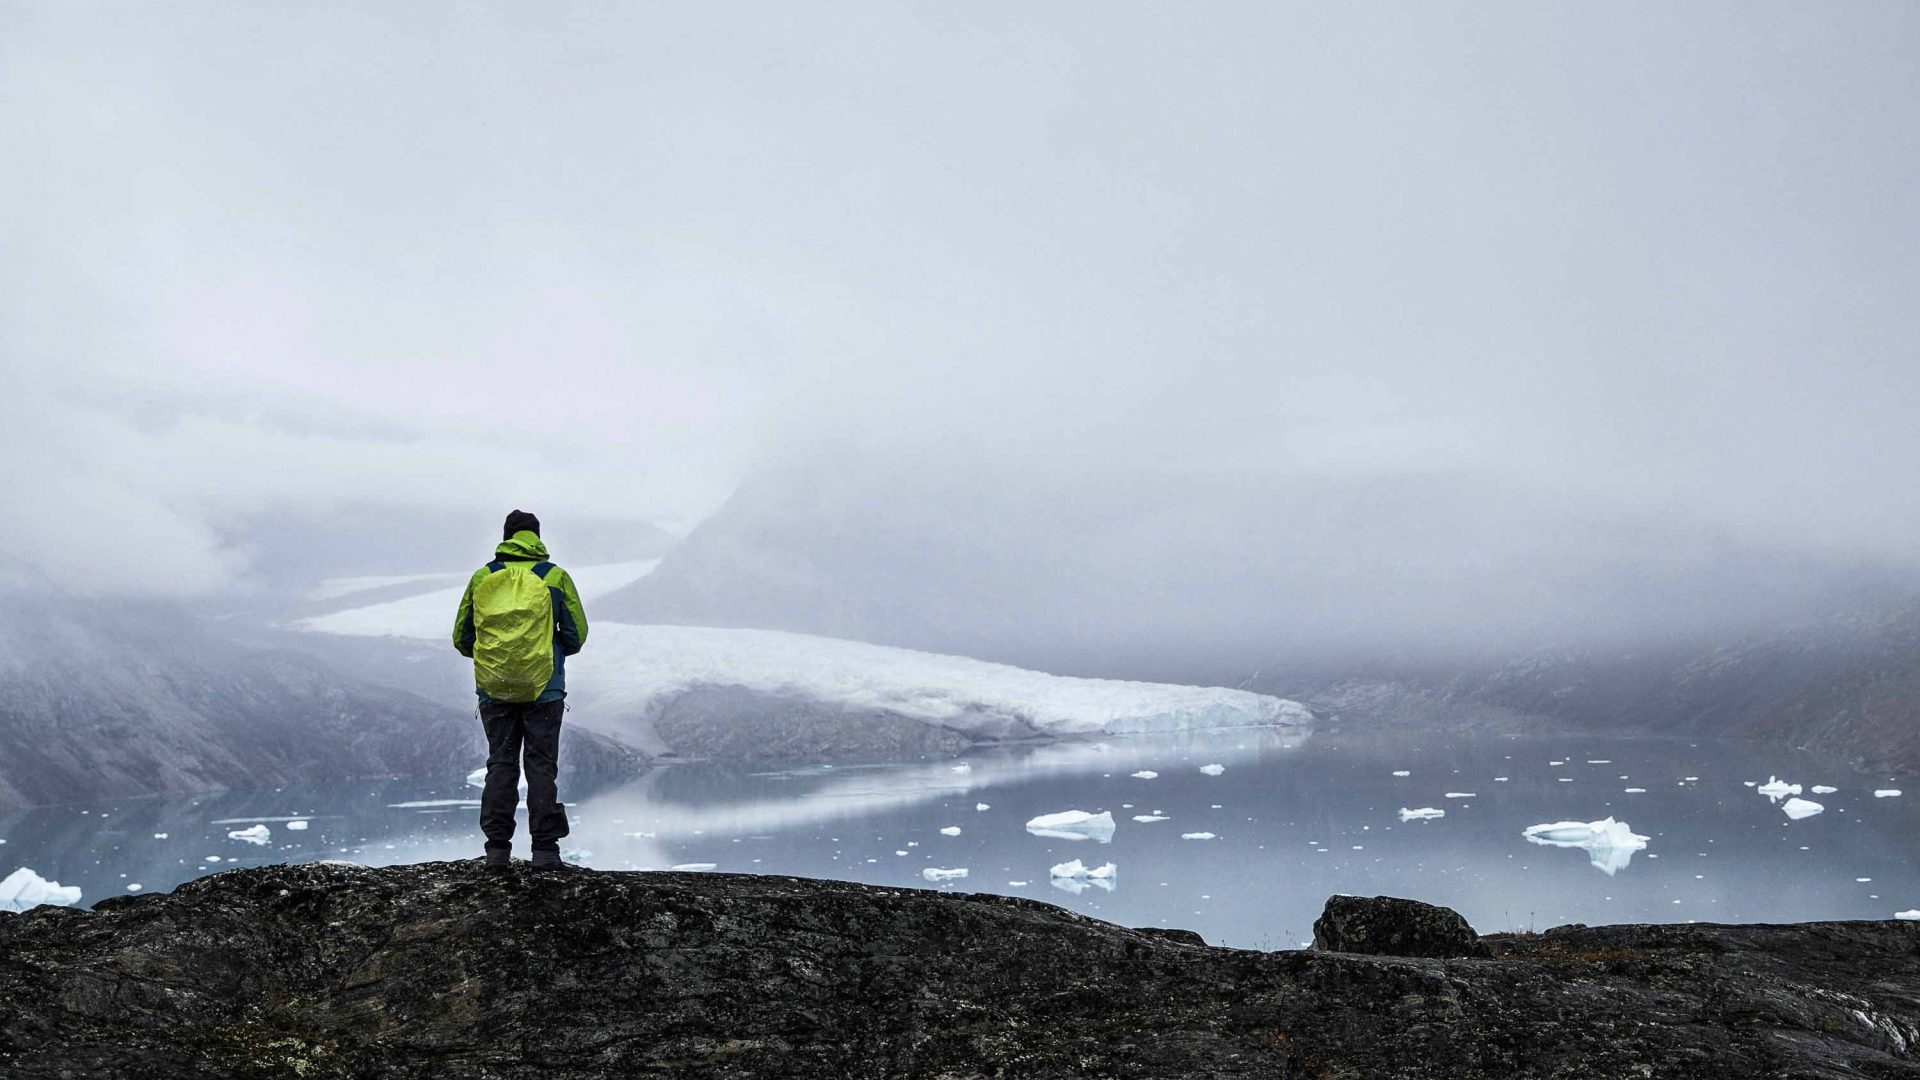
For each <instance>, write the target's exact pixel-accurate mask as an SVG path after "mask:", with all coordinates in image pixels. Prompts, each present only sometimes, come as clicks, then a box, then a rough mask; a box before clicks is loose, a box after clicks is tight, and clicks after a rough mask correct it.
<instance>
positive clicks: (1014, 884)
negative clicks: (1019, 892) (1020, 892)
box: [1007, 881, 1027, 889]
mask: <svg viewBox="0 0 1920 1080" xmlns="http://www.w3.org/2000/svg"><path fill="white" fill-rule="evenodd" d="M1025 884H1027V883H1026V882H1024V881H1009V882H1007V888H1009V889H1018V888H1020V887H1021V886H1023V885H1025Z"/></svg>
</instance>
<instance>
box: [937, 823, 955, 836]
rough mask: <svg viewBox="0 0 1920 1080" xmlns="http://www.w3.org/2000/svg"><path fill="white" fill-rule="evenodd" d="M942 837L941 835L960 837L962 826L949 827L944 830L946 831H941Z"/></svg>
mask: <svg viewBox="0 0 1920 1080" xmlns="http://www.w3.org/2000/svg"><path fill="white" fill-rule="evenodd" d="M940 835H941V836H959V835H960V826H958V825H949V826H947V827H946V828H944V829H941V830H940Z"/></svg>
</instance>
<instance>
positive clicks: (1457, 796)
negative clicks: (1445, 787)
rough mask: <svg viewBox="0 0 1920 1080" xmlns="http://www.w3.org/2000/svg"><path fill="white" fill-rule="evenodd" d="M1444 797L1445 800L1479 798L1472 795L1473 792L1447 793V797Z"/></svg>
mask: <svg viewBox="0 0 1920 1080" xmlns="http://www.w3.org/2000/svg"><path fill="white" fill-rule="evenodd" d="M1446 797H1447V798H1449V799H1477V798H1479V796H1478V795H1476V794H1474V793H1473V792H1471V791H1449V792H1447V795H1446Z"/></svg>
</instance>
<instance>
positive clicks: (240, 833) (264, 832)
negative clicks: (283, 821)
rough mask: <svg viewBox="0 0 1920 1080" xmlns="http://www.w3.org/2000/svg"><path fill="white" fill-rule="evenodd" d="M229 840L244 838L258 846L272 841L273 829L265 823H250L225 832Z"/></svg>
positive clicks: (263, 845)
mask: <svg viewBox="0 0 1920 1080" xmlns="http://www.w3.org/2000/svg"><path fill="white" fill-rule="evenodd" d="M227 839H229V840H244V841H246V842H247V843H249V844H254V845H257V846H260V847H265V846H266V845H268V844H270V843H272V842H273V830H272V829H269V828H267V827H266V826H265V825H250V826H248V827H247V828H244V829H232V830H229V831H228V833H227Z"/></svg>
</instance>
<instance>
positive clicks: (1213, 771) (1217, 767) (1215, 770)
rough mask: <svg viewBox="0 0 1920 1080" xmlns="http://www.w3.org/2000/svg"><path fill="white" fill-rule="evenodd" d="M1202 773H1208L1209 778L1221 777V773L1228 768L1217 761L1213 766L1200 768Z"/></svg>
mask: <svg viewBox="0 0 1920 1080" xmlns="http://www.w3.org/2000/svg"><path fill="white" fill-rule="evenodd" d="M1200 771H1201V772H1203V773H1206V774H1207V775H1208V776H1219V775H1220V774H1221V773H1223V772H1226V771H1227V767H1226V766H1225V765H1222V764H1220V763H1219V762H1217V761H1216V762H1214V763H1213V764H1211V765H1202V766H1200Z"/></svg>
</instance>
